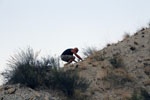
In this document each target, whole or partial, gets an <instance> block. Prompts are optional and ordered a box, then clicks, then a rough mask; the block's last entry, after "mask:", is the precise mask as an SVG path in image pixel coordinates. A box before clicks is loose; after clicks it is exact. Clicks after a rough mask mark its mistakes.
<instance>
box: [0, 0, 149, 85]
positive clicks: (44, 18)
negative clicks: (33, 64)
mask: <svg viewBox="0 0 150 100" xmlns="http://www.w3.org/2000/svg"><path fill="white" fill-rule="evenodd" d="M149 4H150V0H0V46H1V50H0V51H1V52H0V72H3V71H4V69H6V66H7V65H6V63H7V62H8V59H9V58H10V56H13V55H14V54H15V53H16V52H17V51H18V49H19V48H21V49H24V48H27V47H28V46H30V47H31V48H33V49H34V50H35V51H39V50H41V55H58V56H59V55H60V54H61V53H62V52H63V50H65V49H67V48H74V47H78V48H79V54H81V52H82V50H83V48H86V47H89V46H90V47H91V46H92V47H96V48H103V47H104V46H105V45H106V44H107V43H115V42H117V41H119V40H121V39H122V38H123V35H124V34H125V33H129V34H131V35H132V34H134V33H135V32H136V31H137V30H138V29H140V28H141V27H145V26H147V25H148V23H149V22H150V13H149V10H150V6H149ZM0 83H2V80H1V78H0Z"/></svg>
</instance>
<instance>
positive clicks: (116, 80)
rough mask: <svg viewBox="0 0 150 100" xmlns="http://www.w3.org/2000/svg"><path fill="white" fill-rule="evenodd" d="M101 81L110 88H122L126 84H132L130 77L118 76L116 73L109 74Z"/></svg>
mask: <svg viewBox="0 0 150 100" xmlns="http://www.w3.org/2000/svg"><path fill="white" fill-rule="evenodd" d="M103 80H105V81H107V82H109V83H111V86H112V87H116V86H117V87H118V86H124V84H126V83H127V82H132V80H131V79H130V77H129V76H128V75H127V74H126V75H118V74H117V73H114V72H110V73H108V75H107V76H106V77H104V78H103Z"/></svg>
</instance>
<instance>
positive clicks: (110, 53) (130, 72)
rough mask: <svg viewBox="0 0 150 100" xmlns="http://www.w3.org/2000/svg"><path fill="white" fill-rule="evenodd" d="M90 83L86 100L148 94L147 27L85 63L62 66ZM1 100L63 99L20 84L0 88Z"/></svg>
mask: <svg viewBox="0 0 150 100" xmlns="http://www.w3.org/2000/svg"><path fill="white" fill-rule="evenodd" d="M69 69H72V70H74V71H78V72H79V75H80V76H81V77H85V78H86V79H87V80H89V82H90V83H91V84H90V87H89V88H88V90H87V91H86V92H85V94H86V95H87V96H89V100H127V99H128V98H130V97H131V95H132V94H133V92H134V91H139V90H140V89H141V88H144V89H145V90H146V91H147V92H148V93H149V94H150V28H147V29H142V30H140V31H139V32H137V33H135V34H134V35H133V36H131V37H126V38H125V39H124V40H122V41H120V42H118V43H117V44H111V45H108V46H107V47H106V48H104V49H103V50H100V51H97V52H95V53H94V54H93V55H90V56H89V57H88V58H86V59H85V60H84V61H82V62H79V63H77V64H73V65H69V66H66V67H64V70H69ZM0 100H64V99H62V98H61V99H60V97H58V95H54V93H52V92H50V91H47V90H40V91H39V90H38V91H36V90H33V89H30V88H26V87H22V86H20V85H4V86H1V87H0Z"/></svg>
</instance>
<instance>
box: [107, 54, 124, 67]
mask: <svg viewBox="0 0 150 100" xmlns="http://www.w3.org/2000/svg"><path fill="white" fill-rule="evenodd" d="M109 62H110V63H111V64H112V66H113V68H120V67H123V66H124V65H123V61H122V59H121V58H120V57H119V56H113V57H112V58H110V59H109Z"/></svg>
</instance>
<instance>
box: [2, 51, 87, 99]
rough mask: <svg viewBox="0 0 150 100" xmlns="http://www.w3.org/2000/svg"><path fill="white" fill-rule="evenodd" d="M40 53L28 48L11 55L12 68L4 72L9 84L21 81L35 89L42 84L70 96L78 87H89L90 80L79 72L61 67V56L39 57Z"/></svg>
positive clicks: (84, 88)
mask: <svg viewBox="0 0 150 100" xmlns="http://www.w3.org/2000/svg"><path fill="white" fill-rule="evenodd" d="M38 54H39V53H34V52H33V49H31V48H28V49H27V50H26V51H23V50H21V52H19V53H17V54H16V55H14V56H13V57H11V59H10V60H9V63H8V65H9V67H10V68H11V69H10V70H7V71H5V72H4V73H3V74H2V75H3V76H4V77H5V78H6V80H7V84H16V83H20V84H23V85H26V86H28V87H30V88H33V89H34V88H37V87H41V86H42V87H46V88H49V89H55V90H56V89H57V90H60V91H62V92H63V93H64V94H65V95H67V96H69V97H72V96H74V91H75V90H76V89H79V90H82V91H85V90H86V89H87V88H88V85H89V84H88V82H87V81H86V80H85V79H84V78H80V77H79V76H78V74H77V72H74V71H71V70H68V71H63V70H62V68H60V67H59V58H57V57H51V56H48V57H43V58H42V59H37V57H38Z"/></svg>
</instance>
